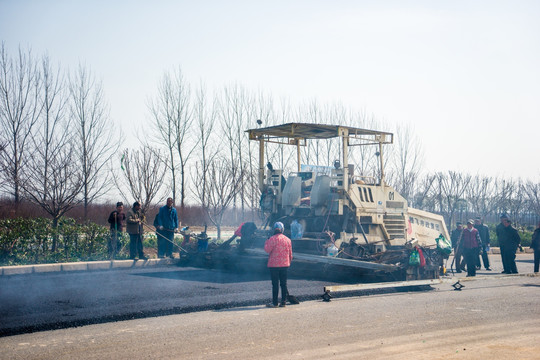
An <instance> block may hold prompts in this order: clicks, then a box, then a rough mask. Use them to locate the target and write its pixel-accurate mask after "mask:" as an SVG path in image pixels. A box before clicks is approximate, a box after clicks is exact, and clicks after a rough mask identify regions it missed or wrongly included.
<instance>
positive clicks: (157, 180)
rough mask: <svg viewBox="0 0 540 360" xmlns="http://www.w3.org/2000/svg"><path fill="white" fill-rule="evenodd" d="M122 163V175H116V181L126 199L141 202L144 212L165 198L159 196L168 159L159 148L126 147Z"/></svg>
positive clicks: (145, 146)
mask: <svg viewBox="0 0 540 360" xmlns="http://www.w3.org/2000/svg"><path fill="white" fill-rule="evenodd" d="M121 163H122V172H121V174H120V176H115V182H116V186H117V187H118V190H119V191H120V193H121V194H122V196H123V198H124V199H134V200H135V201H137V202H139V203H140V204H141V210H142V212H143V214H144V213H146V211H147V210H148V209H149V208H150V206H151V204H152V203H153V202H154V200H155V202H157V203H160V202H162V201H163V200H164V198H165V196H161V197H159V196H160V191H161V188H162V187H163V183H164V181H165V174H166V169H167V160H165V159H164V158H163V156H162V154H161V153H160V151H159V150H156V149H154V148H152V147H150V146H148V145H144V146H143V147H142V149H141V150H132V151H129V150H127V149H126V150H124V152H123V154H122V160H121ZM126 184H127V186H126Z"/></svg>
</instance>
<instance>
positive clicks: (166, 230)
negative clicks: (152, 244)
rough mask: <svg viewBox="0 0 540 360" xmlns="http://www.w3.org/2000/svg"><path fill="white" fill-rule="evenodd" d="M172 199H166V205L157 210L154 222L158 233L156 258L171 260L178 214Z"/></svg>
mask: <svg viewBox="0 0 540 360" xmlns="http://www.w3.org/2000/svg"><path fill="white" fill-rule="evenodd" d="M173 205H174V203H173V199H172V198H168V199H167V205H165V206H162V207H161V208H160V209H159V213H158V215H157V217H156V219H155V221H154V226H155V227H156V230H158V233H159V234H160V235H161V236H160V235H158V239H157V240H158V257H160V258H162V257H164V256H168V257H170V258H173V244H174V242H173V240H174V233H175V232H177V231H178V213H177V212H176V209H175V208H174V206H173Z"/></svg>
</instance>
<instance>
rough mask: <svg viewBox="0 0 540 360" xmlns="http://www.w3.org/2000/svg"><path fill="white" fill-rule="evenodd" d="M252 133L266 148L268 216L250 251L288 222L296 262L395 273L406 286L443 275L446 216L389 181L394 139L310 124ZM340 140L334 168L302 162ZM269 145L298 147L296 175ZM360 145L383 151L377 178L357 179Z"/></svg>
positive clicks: (262, 170)
mask: <svg viewBox="0 0 540 360" xmlns="http://www.w3.org/2000/svg"><path fill="white" fill-rule="evenodd" d="M247 133H248V136H249V139H250V140H252V141H257V142H258V143H259V168H258V182H259V188H260V191H261V194H262V195H261V199H260V206H261V211H262V212H263V213H264V214H265V218H266V226H263V228H262V229H260V230H258V231H257V232H256V236H255V237H254V240H253V241H252V242H251V243H250V244H249V248H255V249H257V248H259V249H260V247H261V245H262V243H263V242H264V240H265V239H266V238H267V237H268V236H269V231H270V230H268V227H269V226H270V225H271V224H273V223H274V222H275V221H281V222H283V223H284V225H285V229H286V234H287V235H289V236H290V237H291V239H292V241H293V250H294V254H295V258H296V259H300V260H304V261H312V262H316V263H323V264H332V265H335V266H338V267H344V268H349V269H357V270H359V271H362V270H364V271H365V270H367V271H374V272H383V273H392V274H394V275H396V276H397V277H399V278H402V279H406V280H420V279H433V278H438V277H439V273H440V271H441V266H442V263H443V256H444V254H443V253H442V252H441V251H440V248H438V247H437V240H438V239H441V237H444V238H445V239H448V238H449V236H448V230H447V228H446V225H445V222H444V219H443V217H442V216H440V215H437V214H433V213H429V212H426V211H422V210H418V209H414V208H411V207H409V206H408V204H407V200H406V199H405V198H404V197H403V196H401V195H400V194H399V193H398V192H397V191H396V190H395V189H394V188H393V187H392V186H390V185H389V184H387V183H386V182H385V172H384V154H383V150H384V149H385V146H387V145H390V144H392V143H393V139H394V136H393V134H392V133H389V132H382V131H374V130H367V129H360V128H353V127H348V126H339V125H323V124H309V123H288V124H282V125H277V126H270V127H264V128H257V129H250V130H247ZM336 138H337V140H338V141H337V142H336V141H335V140H334V143H337V144H338V146H339V147H340V158H339V159H336V160H335V161H334V163H333V164H332V166H319V165H318V164H310V165H311V166H309V165H302V164H301V151H302V148H303V147H305V146H306V145H307V143H308V142H309V141H314V140H315V141H317V140H319V141H320V140H323V141H329V140H331V139H336ZM269 143H277V144H281V145H285V146H295V147H296V155H297V167H296V171H295V172H290V173H288V174H285V173H284V169H277V168H275V167H274V166H273V165H272V164H270V163H269V162H267V161H266V160H265V150H266V149H265V147H266V146H267V145H268V144H269ZM354 146H375V147H377V148H376V155H377V156H376V159H377V161H378V162H379V164H378V166H377V167H378V174H377V176H375V177H374V176H363V175H362V174H355V165H354V159H353V158H351V156H350V155H351V153H352V152H350V151H349V150H350V149H351V147H354ZM285 175H287V177H285ZM415 251H416V252H420V256H419V257H420V258H421V263H420V264H417V263H416V262H414V261H411V254H412V253H413V252H415ZM414 255H416V254H414Z"/></svg>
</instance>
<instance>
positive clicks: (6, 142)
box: [0, 43, 41, 204]
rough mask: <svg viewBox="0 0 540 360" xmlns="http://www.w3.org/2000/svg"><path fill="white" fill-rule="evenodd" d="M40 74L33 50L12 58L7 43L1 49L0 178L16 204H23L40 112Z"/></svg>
mask: <svg viewBox="0 0 540 360" xmlns="http://www.w3.org/2000/svg"><path fill="white" fill-rule="evenodd" d="M38 94H39V72H38V70H37V65H36V62H35V60H34V58H33V57H32V54H31V51H30V50H28V51H27V52H24V51H23V50H22V49H20V48H19V52H18V57H17V58H11V57H9V55H8V53H7V50H6V48H5V44H4V43H2V48H1V49H0V143H1V144H2V145H3V147H4V151H2V152H0V169H1V172H0V174H1V175H0V176H1V180H2V181H1V182H2V184H3V185H4V186H3V187H4V188H5V190H6V191H7V192H9V193H11V195H12V196H13V199H14V201H15V204H19V203H20V201H21V181H22V176H23V172H24V167H25V164H26V161H27V160H28V159H29V156H28V152H27V149H28V144H29V140H30V139H31V136H32V131H33V129H34V126H35V125H36V122H37V121H38V116H39V113H40V110H41V109H40V107H39V102H38V100H37V97H38Z"/></svg>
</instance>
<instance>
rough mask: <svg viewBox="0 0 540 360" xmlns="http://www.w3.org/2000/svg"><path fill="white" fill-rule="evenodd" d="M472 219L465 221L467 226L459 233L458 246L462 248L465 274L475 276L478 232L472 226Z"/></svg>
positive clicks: (478, 247)
mask: <svg viewBox="0 0 540 360" xmlns="http://www.w3.org/2000/svg"><path fill="white" fill-rule="evenodd" d="M473 225H474V220H472V219H470V220H469V221H467V228H466V229H464V230H463V234H462V235H461V240H460V246H461V247H462V248H463V257H464V258H465V262H466V263H467V276H476V259H477V258H478V252H479V251H480V244H481V243H482V240H481V239H480V234H479V233H478V230H476V229H475V228H474V226H473Z"/></svg>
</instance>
